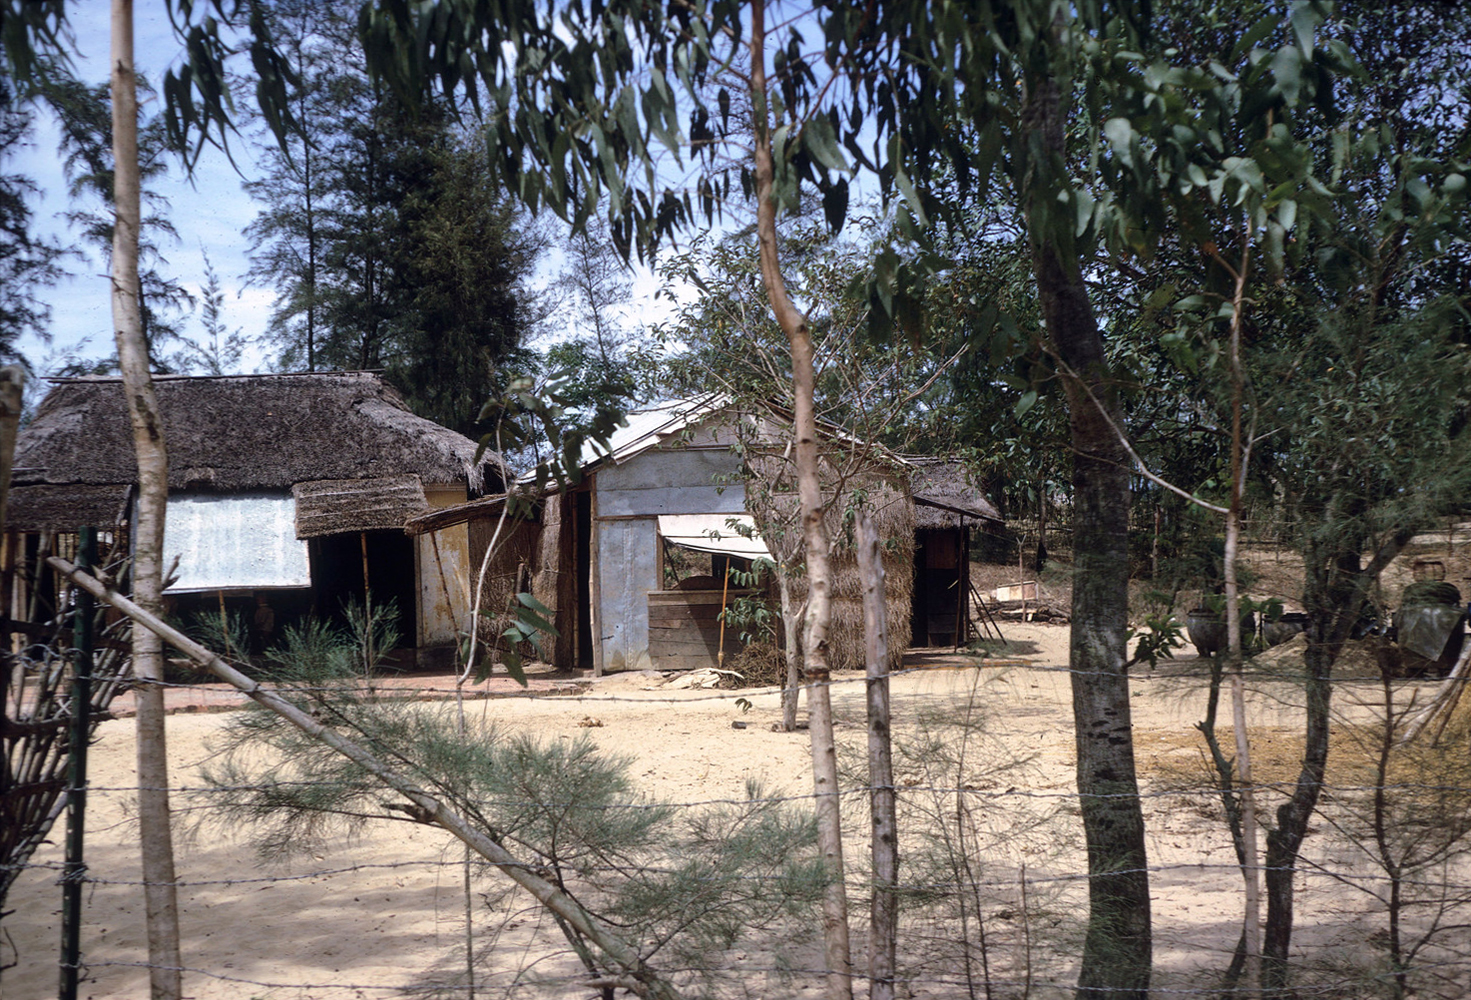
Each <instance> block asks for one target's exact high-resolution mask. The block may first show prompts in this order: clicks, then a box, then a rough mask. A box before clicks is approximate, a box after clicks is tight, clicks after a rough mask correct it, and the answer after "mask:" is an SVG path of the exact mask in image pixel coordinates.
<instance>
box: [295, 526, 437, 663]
mask: <svg viewBox="0 0 1471 1000" xmlns="http://www.w3.org/2000/svg"><path fill="white" fill-rule="evenodd" d="M365 540H366V543H367V545H366V548H367V554H368V558H367V562H368V583H369V584H370V585H371V586H372V598H373V606H374V607H375V608H376V607H381V606H383V605H384V604H387V603H388V602H389V601H392V602H393V605H394V611H395V617H394V624H395V626H396V627H397V629H398V634H399V640H398V642H399V646H400V647H408V648H410V649H412V648H413V647H415V646H417V645H418V636H417V634H416V629H415V618H416V617H417V615H416V614H415V610H416V608H417V607H418V605H417V603H416V601H415V598H416V589H417V588H416V582H415V581H416V580H417V576H416V574H415V572H414V542H413V539H411V538H409V536H407V535H405V534H404V533H403V532H402V531H368V532H362V533H359V532H356V531H353V532H347V533H344V534H340V535H322V536H320V537H317V538H313V539H311V540H310V542H309V553H310V556H311V566H312V602H313V604H314V605H315V611H316V614H317V616H318V617H319V618H323V619H325V620H327V621H331V622H335V623H337V624H343V623H344V620H345V619H344V611H345V609H346V608H347V606H348V605H349V604H352V603H356V604H362V603H363V598H364V595H365V588H364V585H363V549H364V541H365Z"/></svg>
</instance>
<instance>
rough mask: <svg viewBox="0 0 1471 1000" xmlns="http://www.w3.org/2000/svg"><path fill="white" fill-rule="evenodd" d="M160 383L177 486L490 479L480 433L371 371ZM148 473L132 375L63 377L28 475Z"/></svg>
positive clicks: (24, 451)
mask: <svg viewBox="0 0 1471 1000" xmlns="http://www.w3.org/2000/svg"><path fill="white" fill-rule="evenodd" d="M155 385H156V387H157V390H158V399H159V407H160V409H161V410H162V411H163V423H164V434H165V440H166V442H167V444H168V450H169V488H170V489H171V490H206V491H212V492H216V493H235V492H240V491H244V490H288V489H291V488H292V487H293V486H295V485H296V484H297V483H302V482H310V481H314V480H326V479H338V480H349V479H351V480H362V479H382V478H384V477H389V476H417V477H418V478H419V480H420V481H421V482H424V483H465V484H466V485H467V486H468V487H469V489H470V491H471V492H472V493H478V492H480V491H481V489H482V488H483V487H484V486H485V485H486V484H485V482H484V479H485V471H486V470H485V467H484V465H485V464H487V463H483V464H482V465H477V464H476V463H475V449H476V445H475V442H473V441H471V440H470V439H469V438H467V437H465V436H463V435H461V434H457V433H455V432H454V431H451V430H449V429H447V428H444V427H441V426H439V425H438V424H436V423H433V422H432V421H429V420H425V419H423V418H422V417H418V416H415V415H414V414H413V413H410V412H409V410H408V408H407V407H406V406H405V405H404V403H403V400H402V399H401V398H400V397H399V396H398V394H397V393H396V392H394V391H393V390H392V389H391V388H390V387H389V386H388V385H387V384H386V383H385V382H384V381H383V380H382V379H381V378H379V377H378V376H377V375H374V374H371V373H367V372H332V373H313V374H301V375H244V376H235V377H226V378H190V377H179V376H156V377H155ZM492 457H493V456H492ZM492 469H493V467H492ZM492 478H495V476H494V472H492ZM136 479H137V465H136V463H135V461H134V459H133V440H132V432H131V429H130V426H129V422H128V414H127V409H126V406H125V400H124V396H123V387H122V382H121V381H120V380H118V379H116V378H78V379H66V380H62V381H58V382H57V384H56V385H55V387H54V388H53V389H52V390H51V392H50V394H49V395H48V396H47V397H46V398H45V399H44V400H42V402H41V406H40V408H39V409H38V410H37V412H36V417H35V419H34V420H32V421H31V424H30V426H28V427H27V428H26V429H25V430H24V431H23V432H22V433H21V435H20V438H19V441H18V442H17V447H16V456H15V482H16V483H17V485H23V484H41V483H45V484H58V485H59V484H88V485H101V484H126V483H132V482H134V481H135V480H136ZM492 485H498V484H492ZM400 523H402V522H400Z"/></svg>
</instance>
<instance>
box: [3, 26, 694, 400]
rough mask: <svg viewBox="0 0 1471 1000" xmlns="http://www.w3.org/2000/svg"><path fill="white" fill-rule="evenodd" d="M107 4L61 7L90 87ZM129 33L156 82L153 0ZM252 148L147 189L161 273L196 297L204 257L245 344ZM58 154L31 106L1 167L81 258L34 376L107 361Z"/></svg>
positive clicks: (36, 353)
mask: <svg viewBox="0 0 1471 1000" xmlns="http://www.w3.org/2000/svg"><path fill="white" fill-rule="evenodd" d="M108 6H109V5H108V0H78V2H75V3H73V4H72V5H71V6H70V10H71V14H70V17H71V25H72V29H73V32H74V35H75V41H76V45H75V48H76V52H77V57H76V63H75V67H76V71H77V74H78V76H80V77H81V78H82V79H83V80H85V81H86V82H89V83H102V82H105V80H106V77H107V66H108V52H109V47H110V41H109V30H110V29H109V20H108ZM134 33H135V49H136V57H135V58H136V63H137V65H138V68H139V70H140V71H141V72H142V73H143V74H144V75H145V76H146V77H147V78H148V79H149V80H150V81H153V82H155V84H158V83H161V81H162V79H163V75H164V73H165V71H166V70H167V69H168V68H169V67H170V66H171V65H173V64H174V63H176V62H178V61H179V59H180V57H181V49H180V46H179V43H178V42H177V40H176V39H175V38H174V35H173V31H172V28H171V26H170V24H169V21H168V17H167V14H166V12H165V6H164V3H163V2H161V0H141V2H140V3H139V4H138V5H137V10H136V13H135V28H134ZM147 110H149V109H147V108H145V113H146V111H147ZM260 141H263V140H262V139H261V138H259V137H250V136H245V135H234V136H232V137H231V143H230V145H231V151H232V153H233V155H234V158H235V162H236V164H237V165H238V167H239V170H238V171H237V169H236V167H235V166H232V165H231V163H230V161H229V159H228V158H227V157H226V156H225V155H224V154H223V153H222V152H220V151H219V150H216V149H208V150H206V151H205V152H204V154H203V155H202V156H201V157H200V160H199V162H198V164H197V166H196V169H195V173H194V176H193V178H192V179H191V178H189V177H188V176H186V175H185V173H184V171H183V170H182V169H181V168H178V167H174V168H172V169H171V171H170V174H169V177H168V178H167V179H166V180H161V181H158V182H156V183H155V184H154V185H153V186H154V190H155V191H157V192H158V193H160V194H162V195H163V196H165V197H166V198H167V199H168V202H169V206H170V208H169V217H170V219H171V220H172V221H173V224H174V227H175V228H176V229H177V230H178V240H177V242H174V241H168V240H166V239H165V240H164V241H163V245H162V247H161V249H162V252H163V255H164V256H165V257H166V258H167V259H168V262H169V264H168V266H167V267H165V268H163V270H164V271H165V273H167V274H168V275H170V276H171V277H173V278H174V279H175V280H177V281H179V282H180V283H181V284H182V285H184V287H186V288H187V289H189V290H190V291H191V292H193V293H194V294H195V295H196V296H197V295H198V293H199V291H200V289H201V287H202V286H203V284H204V280H205V278H204V253H205V252H206V251H207V252H208V254H209V258H210V261H211V262H212V263H213V266H214V269H215V271H216V273H217V274H218V276H219V279H220V282H221V284H222V286H223V290H224V292H225V306H224V317H223V318H224V322H225V325H226V326H227V327H228V328H230V329H232V330H233V329H236V328H239V329H240V330H241V332H243V333H244V334H245V335H246V336H247V337H249V338H252V340H253V341H258V338H259V337H260V335H261V334H262V333H263V332H264V330H265V328H266V324H267V322H268V320H269V318H270V311H271V303H272V301H273V299H274V297H275V291H274V290H273V289H271V288H261V287H246V285H245V282H244V275H245V273H246V271H247V269H248V268H249V265H250V262H249V260H248V257H247V250H248V246H249V243H248V241H247V239H246V238H245V235H244V231H245V229H246V227H247V226H249V225H250V223H251V221H252V220H253V219H254V218H255V216H256V212H257V211H258V205H257V204H256V203H255V202H254V201H252V200H251V199H250V197H249V196H248V195H246V194H245V193H244V191H243V190H242V184H243V182H244V180H245V177H243V176H242V172H244V173H245V174H249V173H250V172H251V171H252V169H253V163H252V154H253V152H254V149H255V148H256V143H257V142H260ZM57 149H58V131H57V129H56V126H55V124H54V122H53V121H52V120H51V118H50V116H49V114H48V113H46V111H45V110H44V109H39V108H38V109H37V113H36V116H35V123H34V129H33V136H32V142H31V145H30V146H29V147H28V148H27V149H25V150H23V151H22V153H21V155H19V156H17V157H15V158H14V159H12V160H11V161H10V162H8V163H7V164H6V165H5V169H6V170H7V172H13V173H19V174H22V175H24V176H28V177H30V178H31V179H32V180H34V181H35V182H36V183H37V184H38V185H39V187H40V188H41V197H40V198H39V199H37V200H33V201H32V207H33V213H34V214H33V221H34V226H35V228H36V229H37V230H38V231H40V232H43V233H48V234H52V235H54V236H56V237H57V238H58V239H59V240H60V241H61V242H62V243H63V244H65V245H68V246H75V247H77V248H78V249H79V250H81V251H82V253H83V254H84V255H85V256H84V258H83V259H74V260H72V261H70V262H69V263H68V264H67V268H68V270H69V271H70V272H71V276H70V277H69V278H67V279H65V280H63V281H62V282H61V283H60V284H58V285H57V286H56V287H54V288H51V289H45V290H43V291H42V297H43V298H44V300H45V301H46V302H47V303H48V304H49V305H50V307H51V312H52V316H51V333H52V342H51V343H50V344H49V345H48V344H45V343H42V342H40V341H39V340H37V339H36V338H26V339H25V340H23V341H22V343H21V345H20V346H21V350H22V352H23V353H24V354H25V355H26V357H27V358H28V359H29V361H30V362H31V364H32V365H33V366H35V368H36V369H37V374H40V375H44V374H46V373H47V372H48V371H49V370H53V369H55V368H56V367H57V366H58V365H59V364H61V363H62V362H63V361H64V360H65V357H66V356H67V355H69V354H74V353H75V354H81V355H83V356H85V357H103V356H106V355H108V354H110V353H112V313H111V303H110V300H109V294H108V288H109V283H108V279H107V277H106V274H105V271H106V264H105V261H104V260H103V258H102V255H101V254H100V253H99V252H97V251H95V250H94V249H93V248H91V247H89V246H83V245H81V243H80V242H79V239H78V236H77V234H76V233H75V232H74V231H72V230H70V229H69V228H68V226H67V224H66V222H65V220H64V218H63V217H62V216H63V214H64V213H65V212H66V211H67V209H68V208H69V207H70V203H69V199H68V197H67V183H66V179H65V177H64V175H63V173H62V164H61V160H60V158H59V156H58V155H57ZM553 221H555V220H553ZM560 266H561V260H560V254H559V253H557V252H555V251H554V252H552V253H549V254H548V255H547V256H546V257H545V258H544V260H543V261H542V264H541V267H540V270H539V274H538V277H537V279H536V281H535V282H534V283H536V284H544V283H545V282H546V281H547V280H549V279H550V277H551V275H553V274H554V273H555V272H556V270H557V269H558V268H559V267H560ZM655 287H656V282H655V281H654V279H653V277H652V276H651V275H649V273H648V272H647V271H646V270H640V271H639V272H638V274H637V275H636V280H635V287H634V301H633V302H631V303H630V307H629V310H628V315H629V316H630V318H631V319H632V321H633V325H637V323H638V322H639V321H647V320H648V319H650V318H652V316H653V315H654V314H655V313H658V314H663V313H667V311H668V306H667V305H666V304H662V303H660V304H656V303H654V299H653V292H654V290H655ZM564 315H565V313H564ZM182 328H183V330H184V332H185V333H186V335H191V336H195V337H199V336H201V330H200V323H199V315H198V310H196V311H195V312H194V314H192V315H190V316H187V317H185V319H184V321H183V323H182ZM569 333H570V331H567V330H562V331H557V332H555V333H554V334H553V335H554V336H559V337H561V336H567V335H568V334H569ZM268 360H269V358H268V354H267V352H266V350H265V349H264V348H263V347H261V346H259V345H257V346H255V347H253V348H252V349H251V350H250V351H248V352H247V355H246V358H245V361H244V364H243V370H244V371H254V370H258V369H261V368H263V367H265V366H266V364H267V362H268Z"/></svg>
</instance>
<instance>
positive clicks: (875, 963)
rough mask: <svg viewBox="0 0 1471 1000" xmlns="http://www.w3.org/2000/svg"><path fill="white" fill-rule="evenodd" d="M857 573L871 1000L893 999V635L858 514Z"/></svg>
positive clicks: (870, 533)
mask: <svg viewBox="0 0 1471 1000" xmlns="http://www.w3.org/2000/svg"><path fill="white" fill-rule="evenodd" d="M857 530H858V570H859V573H861V574H862V577H863V631H864V640H865V641H864V650H865V653H866V656H865V659H866V660H867V668H868V669H867V674H868V787H869V792H868V801H869V813H870V816H871V818H872V834H873V836H872V839H871V847H872V852H873V900H872V902H871V904H870V906H869V932H868V996H869V1000H893V998H894V961H895V955H896V952H897V951H898V941H899V897H898V896H897V895H896V894H895V891H896V887H897V885H898V882H899V820H898V816H897V815H896V810H895V802H894V757H893V747H892V745H891V742H890V733H891V727H890V713H889V633H888V628H887V625H886V623H885V619H884V612H885V608H884V597H885V592H884V563H883V559H882V557H881V556H880V555H879V536H878V531H877V530H876V529H875V528H874V526H873V522H872V521H870V520H869V518H868V515H867V514H865V513H862V512H860V513H859V515H858V525H857Z"/></svg>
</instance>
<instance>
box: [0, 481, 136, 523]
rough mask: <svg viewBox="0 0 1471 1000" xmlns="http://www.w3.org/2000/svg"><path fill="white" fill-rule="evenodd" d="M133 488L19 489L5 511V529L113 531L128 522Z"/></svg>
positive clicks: (73, 486)
mask: <svg viewBox="0 0 1471 1000" xmlns="http://www.w3.org/2000/svg"><path fill="white" fill-rule="evenodd" d="M132 492H133V488H132V486H130V485H127V484H118V483H108V484H105V485H101V486H92V485H67V486H46V485H40V486H15V487H12V488H11V490H10V499H9V501H8V503H7V506H6V510H5V526H6V527H7V528H10V529H12V530H15V531H65V530H68V529H71V528H75V527H77V526H78V525H90V526H92V527H96V528H113V527H116V526H118V525H120V524H123V523H125V522H126V521H127V520H128V501H129V499H130V498H131V495H132Z"/></svg>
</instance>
